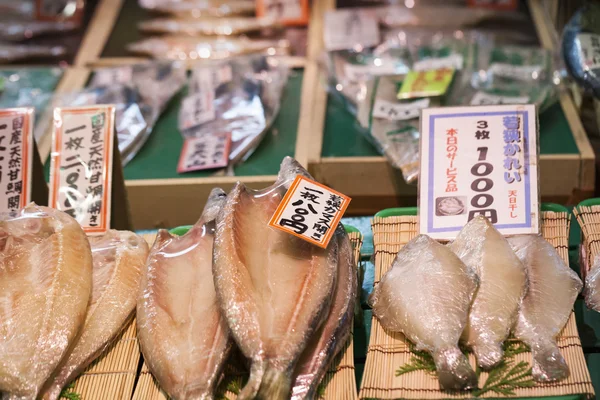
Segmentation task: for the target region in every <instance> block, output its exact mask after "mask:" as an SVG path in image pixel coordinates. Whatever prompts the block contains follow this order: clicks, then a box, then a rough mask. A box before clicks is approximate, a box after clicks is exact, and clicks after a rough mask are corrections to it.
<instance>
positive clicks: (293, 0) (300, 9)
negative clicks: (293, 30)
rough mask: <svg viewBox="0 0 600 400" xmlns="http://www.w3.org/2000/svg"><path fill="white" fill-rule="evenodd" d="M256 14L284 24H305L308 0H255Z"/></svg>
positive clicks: (306, 21)
mask: <svg viewBox="0 0 600 400" xmlns="http://www.w3.org/2000/svg"><path fill="white" fill-rule="evenodd" d="M256 15H257V16H258V17H271V18H275V19H277V21H279V22H281V23H282V24H283V25H286V26H298V25H306V24H307V23H308V19H309V16H310V15H309V10H308V0H256Z"/></svg>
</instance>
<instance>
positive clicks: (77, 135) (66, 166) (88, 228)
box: [49, 105, 115, 234]
mask: <svg viewBox="0 0 600 400" xmlns="http://www.w3.org/2000/svg"><path fill="white" fill-rule="evenodd" d="M114 121H115V108H114V106H112V105H106V106H105V105H102V106H90V107H72V108H56V109H54V136H53V141H52V154H51V164H50V200H49V204H50V206H51V207H54V208H56V209H59V210H61V211H64V212H66V213H67V214H69V215H71V216H72V217H73V218H75V219H76V220H77V222H79V223H80V224H81V226H82V227H83V230H84V231H85V232H86V233H87V234H102V233H105V232H106V231H107V230H108V229H109V228H110V227H109V225H110V222H109V221H110V212H111V204H110V199H111V191H112V166H113V144H114V129H115V127H114Z"/></svg>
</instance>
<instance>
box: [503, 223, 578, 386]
mask: <svg viewBox="0 0 600 400" xmlns="http://www.w3.org/2000/svg"><path fill="white" fill-rule="evenodd" d="M509 243H510V244H511V246H512V248H513V249H514V251H515V253H516V254H517V257H519V259H520V260H521V261H522V262H523V264H525V268H526V269H527V282H528V291H527V294H526V295H525V298H524V299H523V302H522V304H521V309H520V311H519V317H518V319H517V322H516V325H515V328H514V333H515V336H516V337H517V338H518V339H520V340H522V341H523V342H525V343H526V344H527V345H528V346H529V347H530V348H531V352H532V353H533V371H532V373H533V377H534V379H535V380H536V381H538V382H551V381H557V380H561V379H565V378H566V377H568V376H569V367H568V365H567V363H566V361H565V359H564V358H563V356H562V354H561V353H560V349H559V348H558V345H557V344H556V336H557V335H558V334H559V333H560V331H561V330H562V329H563V327H564V326H565V324H566V323H567V321H568V320H569V317H570V315H571V311H572V310H573V304H574V303H575V299H576V298H577V295H578V294H579V292H580V290H581V287H582V283H581V280H580V279H579V277H578V276H577V274H576V273H575V272H574V271H573V270H571V269H570V268H569V267H568V266H567V265H566V264H565V262H564V261H563V259H562V258H561V257H560V255H559V254H558V253H557V251H556V249H555V248H554V247H553V246H552V245H551V244H550V243H548V242H547V241H546V240H545V239H544V238H543V237H541V236H537V235H523V236H516V237H513V238H510V239H509Z"/></svg>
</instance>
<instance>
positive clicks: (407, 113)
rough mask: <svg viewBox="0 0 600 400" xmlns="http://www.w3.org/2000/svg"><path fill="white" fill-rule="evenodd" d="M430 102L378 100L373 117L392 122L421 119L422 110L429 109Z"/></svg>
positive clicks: (426, 100) (427, 100) (422, 100)
mask: <svg viewBox="0 0 600 400" xmlns="http://www.w3.org/2000/svg"><path fill="white" fill-rule="evenodd" d="M429 102H430V101H429V99H421V100H416V101H413V102H410V103H392V102H390V101H386V100H382V99H377V100H375V105H374V106H373V117H375V118H384V119H389V120H390V121H404V120H407V119H413V118H419V116H420V115H421V110H422V109H424V108H427V107H429Z"/></svg>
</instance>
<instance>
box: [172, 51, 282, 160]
mask: <svg viewBox="0 0 600 400" xmlns="http://www.w3.org/2000/svg"><path fill="white" fill-rule="evenodd" d="M288 74H289V68H288V67H287V66H286V65H285V63H283V62H281V61H280V60H278V59H277V58H274V57H264V56H253V57H247V58H237V59H234V60H231V61H225V62H219V63H215V64H212V65H210V66H202V67H198V68H196V69H195V70H194V71H193V73H192V77H191V79H190V83H189V91H188V96H187V97H186V98H185V99H184V100H183V102H182V108H181V110H180V114H179V129H180V131H181V133H182V135H183V136H184V137H185V138H199V137H202V136H204V135H211V134H214V133H217V132H231V150H230V154H229V165H234V164H237V163H239V162H240V161H243V160H245V159H247V158H248V157H249V156H250V155H251V154H252V152H253V151H254V150H255V149H256V148H257V147H258V145H259V144H260V142H261V141H262V139H263V137H264V136H265V135H266V133H267V130H268V129H269V127H270V126H271V124H272V123H273V121H274V119H275V117H276V116H277V114H278V112H279V107H280V102H281V95H282V93H283V89H284V87H285V85H286V83H287V79H288ZM188 105H189V106H188Z"/></svg>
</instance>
